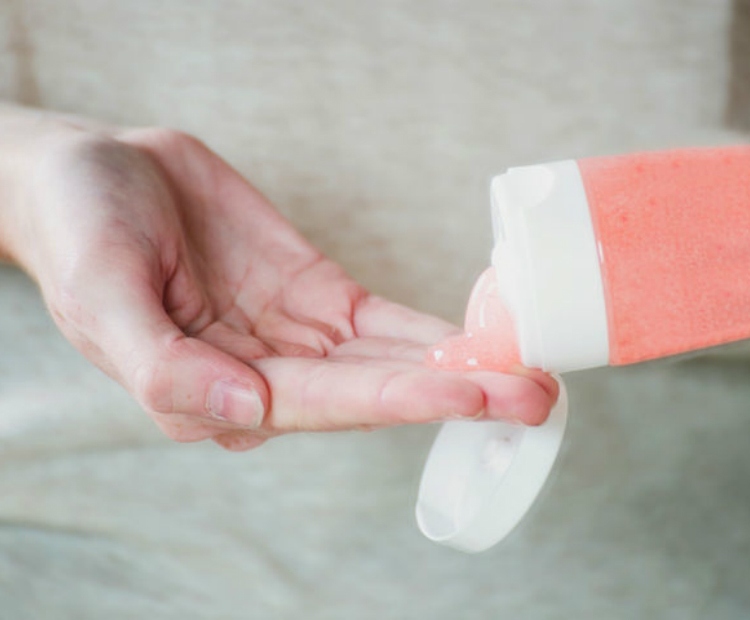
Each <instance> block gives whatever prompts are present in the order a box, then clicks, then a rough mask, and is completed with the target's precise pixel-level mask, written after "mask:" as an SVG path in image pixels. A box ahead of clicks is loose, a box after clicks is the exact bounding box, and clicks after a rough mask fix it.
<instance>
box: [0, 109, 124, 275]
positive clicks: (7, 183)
mask: <svg viewBox="0 0 750 620" xmlns="http://www.w3.org/2000/svg"><path fill="white" fill-rule="evenodd" d="M112 133H113V129H112V128H110V127H107V126H104V125H100V124H97V123H95V122H92V121H87V120H85V119H78V118H75V117H71V116H64V115H60V114H55V113H51V112H46V111H43V110H33V109H29V108H20V107H16V106H10V105H6V104H2V103H0V260H1V261H5V262H11V263H14V264H17V265H19V266H21V267H23V268H25V269H26V270H27V271H29V264H28V260H27V257H26V253H27V251H28V250H30V249H31V248H32V246H33V242H34V234H33V228H34V225H33V222H34V219H35V218H36V217H37V213H36V211H37V206H38V205H36V201H35V200H33V193H34V188H35V185H36V181H35V176H36V171H37V170H38V169H39V166H40V165H41V164H42V163H43V162H44V161H45V160H46V159H47V158H48V157H49V156H50V155H51V154H54V153H55V152H58V151H60V150H62V151H65V150H66V149H67V148H68V146H69V145H72V144H75V143H80V142H81V141H86V140H91V139H103V138H104V139H106V138H107V136H108V135H112Z"/></svg>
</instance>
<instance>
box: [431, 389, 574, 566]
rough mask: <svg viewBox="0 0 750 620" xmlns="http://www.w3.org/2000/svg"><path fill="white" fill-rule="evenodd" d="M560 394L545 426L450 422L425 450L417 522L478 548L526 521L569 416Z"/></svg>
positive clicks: (454, 543) (435, 534)
mask: <svg viewBox="0 0 750 620" xmlns="http://www.w3.org/2000/svg"><path fill="white" fill-rule="evenodd" d="M556 379H557V380H558V382H559V383H560V397H559V399H558V401H557V404H556V405H555V406H554V408H553V409H552V412H551V413H550V416H549V418H548V419H547V421H546V422H545V423H544V424H542V425H541V426H524V425H521V424H512V423H506V422H447V423H445V424H443V428H442V429H441V430H440V433H439V434H438V436H437V438H436V439H435V443H434V444H433V445H432V450H431V451H430V455H429V457H428V458H427V463H426V465H425V469H424V472H423V473H422V482H421V484H420V487H419V499H418V500H417V509H416V514H417V523H418V524H419V529H420V530H421V531H422V533H423V534H424V535H425V536H427V538H429V539H430V540H434V541H435V542H439V543H442V544H444V545H448V546H450V547H454V548H456V549H460V550H461V551H467V552H477V551H484V550H485V549H489V548H490V547H492V546H493V545H495V544H496V543H498V542H500V541H501V540H502V539H503V538H505V536H507V535H508V534H509V533H510V531H511V530H512V529H513V528H514V527H515V526H516V525H517V524H518V523H519V522H520V521H521V519H522V518H523V516H524V515H525V514H526V512H527V511H528V510H529V508H530V507H531V505H532V504H533V503H534V500H535V499H536V497H537V495H538V494H539V492H540V491H541V490H542V487H543V486H544V482H545V481H546V480H547V476H549V473H550V471H551V470H552V466H553V464H554V462H555V459H556V458H557V453H558V452H559V450H560V445H561V443H562V438H563V434H564V433H565V426H566V424H567V420H568V396H567V392H566V390H565V385H564V384H563V382H562V379H561V378H560V377H556Z"/></svg>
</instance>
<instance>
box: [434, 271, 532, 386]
mask: <svg viewBox="0 0 750 620" xmlns="http://www.w3.org/2000/svg"><path fill="white" fill-rule="evenodd" d="M427 361H428V363H429V364H430V365H431V366H434V367H436V368H444V369H446V370H494V371H500V372H503V371H507V370H510V369H511V368H513V367H514V366H519V365H520V364H521V358H520V355H519V353H518V344H517V343H516V333H515V329H514V327H513V319H512V317H511V316H510V313H509V312H508V311H507V310H506V308H505V305H504V304H503V302H502V300H501V299H500V295H499V294H498V283H497V278H496V277H495V270H494V268H492V267H490V268H489V269H487V270H485V272H484V273H483V274H482V275H481V276H480V277H479V279H478V280H477V283H476V284H475V285H474V289H473V290H472V292H471V297H470V299H469V305H468V307H467V308H466V319H465V323H464V333H463V334H461V335H459V336H454V337H452V338H448V339H447V340H444V341H443V342H441V343H439V344H437V345H435V346H434V347H432V349H430V351H429V353H428V356H427Z"/></svg>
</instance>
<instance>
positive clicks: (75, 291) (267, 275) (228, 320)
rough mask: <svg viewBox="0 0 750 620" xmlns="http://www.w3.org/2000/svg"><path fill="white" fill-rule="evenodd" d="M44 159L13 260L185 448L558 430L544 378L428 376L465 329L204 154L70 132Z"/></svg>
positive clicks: (167, 139) (156, 138)
mask: <svg viewBox="0 0 750 620" xmlns="http://www.w3.org/2000/svg"><path fill="white" fill-rule="evenodd" d="M35 145H36V146H35V148H34V149H31V150H30V151H29V152H30V153H32V154H33V156H30V157H26V158H24V160H23V161H24V164H23V166H21V167H22V169H23V172H24V174H23V175H21V176H20V178H22V179H23V183H22V185H20V186H19V185H17V186H16V189H15V191H14V192H13V200H11V201H8V204H13V205H14V206H15V207H17V208H15V207H14V209H13V210H12V212H11V213H10V215H8V214H6V217H5V218H4V219H0V222H2V223H3V225H4V226H5V227H6V231H5V232H6V234H5V238H6V243H5V245H6V248H5V251H6V253H7V254H9V255H10V256H11V258H13V259H14V260H16V261H17V262H18V263H20V264H21V265H22V266H23V267H24V268H25V269H26V270H27V271H28V272H29V273H30V274H31V276H32V277H34V278H35V279H36V281H37V282H38V283H39V286H40V288H41V290H42V293H43V295H44V299H45V301H46V303H47V304H48V306H49V308H50V311H51V314H52V316H53V318H54V320H55V322H56V323H57V325H58V326H59V327H60V329H61V330H62V332H63V333H64V334H65V336H66V337H67V338H68V339H69V340H70V341H71V342H72V343H73V344H74V345H75V346H76V347H77V348H78V349H79V350H80V351H81V352H82V353H83V354H84V355H85V356H86V357H87V358H88V359H89V360H91V361H92V362H93V363H95V364H96V365H97V366H99V367H100V368H101V369H102V370H104V371H105V372H106V373H107V374H108V375H110V376H111V377H113V378H114V379H115V380H117V381H118V382H120V383H121V384H122V385H123V386H124V387H125V388H126V389H127V390H128V391H129V392H130V393H131V394H132V395H133V396H134V397H135V399H136V400H137V401H138V403H139V404H140V405H141V406H142V407H143V408H144V409H145V410H146V412H148V414H149V415H150V416H151V417H152V418H153V420H154V421H155V422H156V424H157V425H158V426H159V427H160V428H161V429H162V430H163V431H164V432H165V433H166V434H167V435H168V436H169V437H171V438H172V439H175V440H177V441H198V440H202V439H206V438H211V439H213V440H214V441H216V442H217V443H219V444H220V445H222V446H224V447H226V448H228V449H233V450H243V449H248V448H251V447H255V446H257V445H260V444H261V443H263V442H264V441H265V440H266V439H268V438H269V437H273V436H275V435H279V434H282V433H286V432H291V431H332V430H344V429H369V428H378V427H384V426H389V425H394V424H405V423H417V422H428V421H436V420H444V419H459V418H476V417H480V416H481V417H484V418H514V419H517V420H519V421H521V422H523V423H529V424H535V423H540V422H541V421H543V420H544V419H545V418H546V415H547V413H548V411H549V409H550V407H551V405H552V404H553V402H554V400H555V398H556V396H557V392H556V390H557V386H556V384H555V382H554V381H553V380H552V379H551V378H549V377H548V376H547V375H544V374H542V373H536V372H531V371H530V373H529V375H528V376H516V375H502V374H497V373H486V372H465V373H458V372H446V371H439V370H434V369H430V368H427V367H426V366H425V365H424V364H423V363H422V362H423V359H424V357H425V353H426V351H427V349H428V346H429V345H431V344H433V343H435V342H436V341H438V340H440V339H442V338H445V337H446V336H449V335H451V334H453V333H455V332H456V331H457V330H456V328H455V327H453V326H451V325H449V324H447V323H444V322H443V321H441V320H439V319H436V318H433V317H430V316H426V315H423V314H420V313H417V312H415V311H412V310H409V309H407V308H405V307H402V306H399V305H397V304H394V303H391V302H388V301H386V300H384V299H382V298H379V297H376V296H373V295H370V294H369V293H368V292H367V291H365V290H364V289H363V288H362V287H361V286H359V285H358V284H357V283H356V282H354V281H353V280H352V279H350V278H349V277H348V276H347V275H346V274H345V273H344V271H343V270H342V269H341V267H339V266H338V265H337V264H335V263H334V262H332V261H330V260H328V259H327V258H325V257H324V256H323V255H322V254H321V253H320V252H318V251H317V250H316V249H315V248H313V247H312V246H311V245H309V244H308V243H307V242H306V241H305V240H304V239H303V238H302V237H301V236H300V235H299V234H298V233H297V232H296V231H295V230H294V229H293V228H292V227H291V226H290V224H289V223H288V222H287V221H285V220H284V219H283V218H282V217H281V215H280V214H279V213H278V212H277V211H276V210H274V209H273V208H272V206H271V205H270V204H269V203H268V202H267V201H266V200H265V198H264V197H263V196H262V195H260V194H259V193H258V192H257V191H256V190H255V189H254V188H253V187H252V186H250V185H249V184H248V183H247V182H246V181H245V180H244V179H243V178H242V177H241V176H240V175H239V174H238V173H237V172H235V171H234V170H233V169H232V168H231V167H230V166H228V165H227V164H226V163H225V162H224V161H222V160H221V159H220V158H219V157H218V156H217V155H215V154H214V153H213V152H211V151H210V150H209V149H208V148H206V147H205V146H204V145H203V144H201V143H200V142H198V141H197V140H195V139H194V138H191V137H189V136H186V135H184V134H181V133H178V132H174V131H169V130H163V129H142V130H129V131H123V132H113V133H112V134H110V135H104V134H101V133H91V132H88V131H84V130H80V129H71V130H70V131H62V132H59V133H55V135H54V136H50V137H46V138H43V139H38V140H36V141H35ZM19 166H20V164H19ZM0 241H1V240H0Z"/></svg>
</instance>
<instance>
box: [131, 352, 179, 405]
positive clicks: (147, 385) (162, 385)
mask: <svg viewBox="0 0 750 620" xmlns="http://www.w3.org/2000/svg"><path fill="white" fill-rule="evenodd" d="M132 391H133V396H134V397H135V399H136V400H137V401H138V403H139V404H140V405H141V407H143V408H144V409H146V410H147V411H149V412H153V413H161V414H169V413H174V404H173V401H172V380H171V375H170V373H169V372H168V370H167V369H166V368H165V367H164V364H161V363H159V362H150V363H145V364H142V365H141V366H139V367H138V369H137V370H136V371H135V378H134V380H133V386H132Z"/></svg>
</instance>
